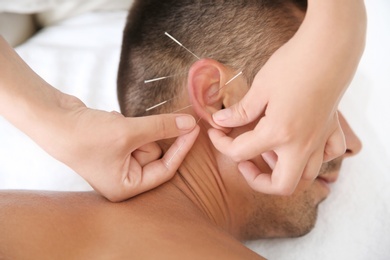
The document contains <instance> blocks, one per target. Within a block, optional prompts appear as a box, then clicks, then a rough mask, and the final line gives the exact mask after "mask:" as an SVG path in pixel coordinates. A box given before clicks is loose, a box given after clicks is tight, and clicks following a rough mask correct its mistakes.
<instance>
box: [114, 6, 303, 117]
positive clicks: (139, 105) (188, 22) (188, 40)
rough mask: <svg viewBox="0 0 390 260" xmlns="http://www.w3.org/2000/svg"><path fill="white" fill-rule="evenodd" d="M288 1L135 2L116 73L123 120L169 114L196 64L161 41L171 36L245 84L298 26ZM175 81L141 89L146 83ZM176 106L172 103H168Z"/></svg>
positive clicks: (125, 31) (169, 44) (174, 47)
mask: <svg viewBox="0 0 390 260" xmlns="http://www.w3.org/2000/svg"><path fill="white" fill-rule="evenodd" d="M296 6H298V7H299V8H300V9H304V8H305V7H306V1H299V0H296V1H293V0H291V1H287V0H180V1H178V0H137V1H135V3H134V5H133V7H132V10H131V12H130V13H129V16H128V18H127V24H126V27H125V30H124V33H123V43H122V53H121V60H120V65H119V71H118V82H117V83H118V99H119V104H120V107H121V111H122V113H123V114H124V115H126V116H145V115H148V114H158V113H164V112H169V111H173V109H174V104H167V105H165V106H162V107H160V108H159V109H155V110H153V111H150V112H146V111H145V109H146V108H149V107H151V106H153V105H155V104H158V103H160V102H162V101H165V100H169V99H171V98H172V97H175V96H177V95H178V94H179V93H180V91H181V90H182V89H181V87H182V86H183V84H184V83H185V80H186V75H187V74H186V72H188V70H189V68H190V66H191V64H192V63H193V62H195V61H196V59H195V58H194V57H193V56H192V55H191V54H190V53H188V52H186V51H185V50H184V49H183V48H181V47H180V46H179V45H178V44H176V43H175V42H174V41H172V40H171V39H169V38H168V37H167V36H165V35H164V32H168V33H170V34H171V35H172V36H173V37H175V38H176V39H177V40H179V41H180V42H181V43H182V44H183V45H184V46H186V47H187V48H188V49H190V50H191V51H192V52H194V53H195V54H196V55H198V56H199V57H204V58H206V57H207V58H212V59H215V60H217V61H219V62H221V63H223V64H225V65H227V66H229V67H231V68H233V69H236V70H238V69H243V70H244V76H245V77H246V79H247V82H248V84H251V82H252V81H253V78H254V76H255V75H256V73H257V72H258V71H259V70H260V68H261V67H262V66H263V64H264V63H265V62H266V61H267V60H268V58H269V57H270V56H271V54H272V53H273V52H274V51H275V50H276V49H277V48H279V47H280V46H281V45H282V44H283V43H285V42H286V41H287V40H288V39H290V38H291V37H292V36H293V35H294V33H295V32H296V30H297V29H298V27H299V25H300V20H299V19H298V18H297V16H296V15H295V13H294V10H293V9H294V7H296ZM170 75H177V76H175V77H172V78H169V79H166V80H162V81H157V82H154V83H150V84H145V83H144V80H146V79H152V78H157V77H162V76H170ZM171 103H174V102H171Z"/></svg>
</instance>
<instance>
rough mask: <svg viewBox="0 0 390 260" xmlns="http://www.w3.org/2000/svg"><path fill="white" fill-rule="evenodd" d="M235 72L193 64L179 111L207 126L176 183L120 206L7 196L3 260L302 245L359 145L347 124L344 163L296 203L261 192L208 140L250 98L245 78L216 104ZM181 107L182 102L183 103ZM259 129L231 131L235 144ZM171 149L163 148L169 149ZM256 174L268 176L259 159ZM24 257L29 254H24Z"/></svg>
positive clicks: (227, 252) (3, 199)
mask: <svg viewBox="0 0 390 260" xmlns="http://www.w3.org/2000/svg"><path fill="white" fill-rule="evenodd" d="M233 75H234V72H233V71H231V70H230V69H229V68H226V67H224V66H223V65H222V64H219V63H217V62H215V61H212V60H202V61H199V62H197V63H195V64H194V65H193V66H192V68H191V71H190V73H189V78H188V83H187V85H188V86H187V89H188V93H189V95H187V94H186V95H183V98H182V99H178V100H180V102H182V103H178V104H177V105H178V106H181V105H184V104H186V105H188V103H187V102H189V103H191V104H192V105H193V109H188V113H190V114H193V115H194V116H200V117H202V118H203V119H202V120H201V121H200V123H199V127H196V128H195V130H194V131H195V132H196V134H198V132H199V134H198V139H197V141H196V142H195V144H194V146H193V147H192V149H191V150H190V151H189V153H188V156H187V157H186V159H185V160H184V161H183V163H182V164H181V166H180V168H179V170H178V171H177V174H176V175H175V176H174V177H173V178H172V179H171V180H170V181H168V182H167V183H165V184H163V185H162V186H160V187H158V188H156V189H154V190H151V191H149V192H146V193H143V194H141V195H139V196H136V197H134V198H132V199H131V200H128V201H125V202H122V203H117V204H113V203H109V202H108V201H107V200H105V199H104V198H102V197H100V196H99V195H98V194H96V193H55V192H24V191H3V192H0V233H1V234H2V236H0V256H4V257H5V259H25V258H28V257H31V256H34V258H36V259H53V258H55V259H107V258H110V259H123V258H133V259H156V258H158V259H216V258H217V257H221V258H223V259H263V258H262V257H261V256H259V255H257V254H255V253H254V252H252V251H251V250H249V249H248V248H246V247H245V246H243V245H242V244H241V243H240V241H243V240H248V239H255V238H265V237H286V236H288V237H291V236H301V235H303V234H305V233H307V232H308V231H309V230H311V228H312V227H313V226H314V223H315V218H316V214H317V207H318V204H319V203H320V202H321V201H323V200H324V199H325V198H326V197H327V195H328V194H329V192H330V189H329V184H330V183H332V182H334V181H335V180H336V179H337V176H338V172H339V167H340V163H341V161H342V159H343V158H345V157H347V156H351V155H353V154H355V153H357V152H358V151H359V150H360V146H361V144H360V142H359V140H358V139H357V137H356V136H355V135H354V134H353V132H352V130H351V129H350V128H349V126H348V125H347V124H346V122H345V121H344V119H343V118H342V117H341V125H342V127H343V130H344V132H345V133H346V139H347V147H348V150H347V153H346V154H345V155H344V156H342V157H339V158H338V159H337V160H335V161H333V162H332V163H326V164H324V166H323V170H322V171H321V172H320V173H321V175H320V177H319V178H317V179H316V180H315V181H314V182H310V181H301V182H300V183H299V185H298V187H297V189H296V191H295V192H294V194H293V195H292V196H290V197H283V196H274V195H266V194H262V193H258V192H256V191H254V190H253V189H252V188H251V187H250V186H249V185H248V184H247V182H246V180H245V179H244V177H243V176H242V175H241V174H240V172H239V170H238V168H237V163H235V162H234V161H233V160H231V159H230V158H229V157H227V156H225V155H223V154H222V153H220V152H218V150H216V149H215V147H214V146H213V145H212V143H211V141H210V140H209V137H208V133H207V131H208V129H209V128H210V127H211V126H212V124H213V121H212V119H211V116H212V113H213V111H214V110H215V109H220V107H221V106H222V105H226V106H228V105H229V104H230V103H232V102H235V100H236V99H237V98H239V97H241V96H242V95H243V94H245V93H246V91H247V89H248V87H245V88H242V86H243V85H242V84H243V82H244V80H243V78H241V79H237V80H236V81H235V82H234V83H232V85H229V87H228V88H223V89H221V90H220V91H219V93H218V94H217V96H216V97H210V95H209V94H210V93H212V92H214V90H215V88H216V87H217V86H219V85H223V84H224V83H225V82H227V80H228V79H229V78H231V77H232V76H233ZM178 102H179V101H178ZM251 127H253V125H246V126H243V127H237V128H234V129H232V130H231V131H230V133H229V135H230V136H232V137H234V136H236V135H239V134H241V133H242V132H245V131H248V130H249V129H250V128H251ZM170 142H173V140H168V141H165V142H160V145H161V147H162V149H163V150H164V149H165V146H167V147H168V146H169V143H170ZM253 163H254V164H255V165H256V167H259V168H261V169H267V168H268V164H267V163H265V161H264V160H263V158H262V157H261V156H259V157H256V158H255V159H253ZM21 248H23V250H21Z"/></svg>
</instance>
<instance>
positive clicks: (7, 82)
mask: <svg viewBox="0 0 390 260" xmlns="http://www.w3.org/2000/svg"><path fill="white" fill-rule="evenodd" d="M70 100H72V98H71V97H70V96H68V95H65V94H63V93H61V92H60V91H58V90H57V89H55V88H53V87H52V86H50V85H49V84H48V83H47V82H45V81H44V80H43V79H42V78H41V77H39V76H38V75H37V74H36V73H35V72H34V71H32V70H31V69H30V68H29V67H28V65H27V64H26V63H25V62H24V61H23V60H22V59H21V58H20V57H19V56H18V55H17V53H16V52H15V51H14V50H13V49H12V48H11V47H10V46H9V45H8V43H7V42H6V41H5V40H4V39H3V38H2V37H0V115H1V116H3V117H4V118H5V119H7V120H8V121H9V122H11V123H12V124H13V125H14V126H16V127H17V128H19V129H20V130H21V131H23V132H24V133H26V134H27V135H28V136H30V137H31V138H32V139H33V140H34V141H35V142H37V143H38V144H39V145H41V146H42V145H43V146H44V148H47V147H46V146H49V145H48V142H47V141H49V140H50V139H51V140H55V139H57V138H55V136H54V134H56V133H55V131H56V130H57V129H59V128H61V125H63V124H66V120H64V115H65V113H64V111H66V109H65V108H66V106H67V104H66V103H68V101H70ZM50 135H53V136H50ZM49 142H50V141H49Z"/></svg>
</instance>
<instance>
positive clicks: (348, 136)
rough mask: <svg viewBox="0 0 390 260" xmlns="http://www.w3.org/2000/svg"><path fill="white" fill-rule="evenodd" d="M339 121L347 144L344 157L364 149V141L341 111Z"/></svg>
mask: <svg viewBox="0 0 390 260" xmlns="http://www.w3.org/2000/svg"><path fill="white" fill-rule="evenodd" d="M339 121H340V125H341V128H342V129H343V132H344V135H345V143H346V146H347V150H346V151H345V154H344V157H350V156H354V155H356V154H357V153H359V152H360V150H361V149H362V142H361V141H360V139H359V138H358V137H357V136H356V134H355V133H354V132H353V130H352V129H351V127H350V126H349V124H348V122H347V120H345V118H344V116H343V115H342V114H341V113H339Z"/></svg>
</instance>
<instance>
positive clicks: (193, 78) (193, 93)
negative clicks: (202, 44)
mask: <svg viewBox="0 0 390 260" xmlns="http://www.w3.org/2000/svg"><path fill="white" fill-rule="evenodd" d="M224 76H225V72H224V68H223V65H222V64H220V63H218V62H217V61H215V60H211V59H202V60H199V61H197V62H196V63H194V64H193V65H192V66H191V69H190V72H189V75H188V84H187V86H188V93H189V95H190V100H191V103H192V106H193V108H194V111H195V112H196V113H197V115H198V116H199V117H201V118H202V120H204V121H207V122H208V123H209V124H210V125H211V126H212V127H214V128H217V129H220V128H221V127H219V126H218V125H216V124H215V123H214V121H213V120H212V114H213V113H215V112H217V111H218V110H220V109H221V108H222V107H223V103H222V100H223V97H222V94H221V93H220V91H219V90H220V89H221V86H222V83H221V82H223V80H224Z"/></svg>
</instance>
